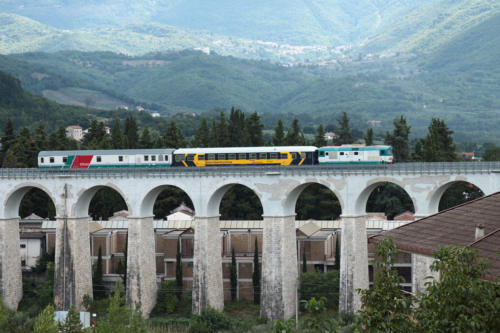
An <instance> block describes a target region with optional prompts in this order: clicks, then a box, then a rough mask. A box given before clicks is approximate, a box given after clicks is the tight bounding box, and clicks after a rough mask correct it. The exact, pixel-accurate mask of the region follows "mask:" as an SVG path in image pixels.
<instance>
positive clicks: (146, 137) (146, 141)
mask: <svg viewBox="0 0 500 333" xmlns="http://www.w3.org/2000/svg"><path fill="white" fill-rule="evenodd" d="M139 142H140V146H141V147H142V148H145V149H151V148H153V139H152V138H151V133H149V127H147V126H146V127H145V128H144V130H143V131H142V135H141V139H140V140H139Z"/></svg>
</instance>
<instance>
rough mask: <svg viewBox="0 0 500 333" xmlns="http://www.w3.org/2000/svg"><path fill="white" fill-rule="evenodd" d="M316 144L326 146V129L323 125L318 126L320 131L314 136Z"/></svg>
mask: <svg viewBox="0 0 500 333" xmlns="http://www.w3.org/2000/svg"><path fill="white" fill-rule="evenodd" d="M314 145H315V146H316V147H323V146H326V139H325V130H324V129H323V125H321V124H320V125H319V126H318V131H317V132H316V136H315V137H314Z"/></svg>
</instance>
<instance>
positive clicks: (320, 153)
mask: <svg viewBox="0 0 500 333" xmlns="http://www.w3.org/2000/svg"><path fill="white" fill-rule="evenodd" d="M319 156H321V157H323V156H325V152H324V151H320V152H319ZM326 156H328V152H326Z"/></svg>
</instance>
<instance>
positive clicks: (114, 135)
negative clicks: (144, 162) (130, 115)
mask: <svg viewBox="0 0 500 333" xmlns="http://www.w3.org/2000/svg"><path fill="white" fill-rule="evenodd" d="M111 146H112V147H113V148H114V149H123V148H124V147H123V133H122V129H121V127H120V119H118V118H115V121H114V122H113V129H112V130H111Z"/></svg>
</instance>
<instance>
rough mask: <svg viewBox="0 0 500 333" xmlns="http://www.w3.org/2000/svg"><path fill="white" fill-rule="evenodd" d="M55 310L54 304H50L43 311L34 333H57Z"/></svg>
mask: <svg viewBox="0 0 500 333" xmlns="http://www.w3.org/2000/svg"><path fill="white" fill-rule="evenodd" d="M55 315H56V313H55V310H54V306H53V305H52V304H49V305H47V306H46V307H45V309H43V311H42V313H40V314H39V315H38V316H37V317H36V319H35V324H34V327H33V332H34V333H54V332H57V325H56V323H55V321H54V318H55Z"/></svg>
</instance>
